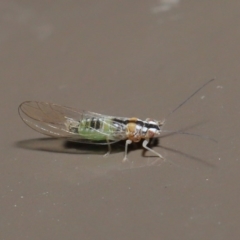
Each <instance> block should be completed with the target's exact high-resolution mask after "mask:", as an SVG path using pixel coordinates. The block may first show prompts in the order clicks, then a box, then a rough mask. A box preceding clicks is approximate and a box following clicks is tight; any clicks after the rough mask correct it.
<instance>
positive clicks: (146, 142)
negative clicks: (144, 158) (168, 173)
mask: <svg viewBox="0 0 240 240" xmlns="http://www.w3.org/2000/svg"><path fill="white" fill-rule="evenodd" d="M148 143H149V139H145V140H144V141H143V144H142V146H143V147H144V148H145V149H147V150H148V151H150V152H152V153H154V154H155V155H157V156H159V157H160V158H162V159H164V158H163V156H162V155H161V154H160V153H158V152H156V151H154V150H153V149H151V148H149V147H148V146H147V145H148Z"/></svg>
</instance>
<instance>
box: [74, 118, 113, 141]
mask: <svg viewBox="0 0 240 240" xmlns="http://www.w3.org/2000/svg"><path fill="white" fill-rule="evenodd" d="M111 123H112V121H111V119H106V118H105V119H99V118H88V119H84V120H82V121H81V122H80V124H79V127H78V133H79V135H81V136H82V137H84V138H85V139H89V140H93V141H105V140H111V136H112V135H113V134H114V130H115V128H114V127H113V126H112V124H111Z"/></svg>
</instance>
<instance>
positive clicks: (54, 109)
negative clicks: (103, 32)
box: [19, 79, 214, 161]
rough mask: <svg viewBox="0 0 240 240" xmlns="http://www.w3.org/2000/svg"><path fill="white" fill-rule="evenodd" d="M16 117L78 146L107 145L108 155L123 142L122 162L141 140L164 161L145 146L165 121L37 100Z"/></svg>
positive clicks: (158, 133) (155, 136) (22, 107)
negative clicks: (130, 149) (83, 109)
mask: <svg viewBox="0 0 240 240" xmlns="http://www.w3.org/2000/svg"><path fill="white" fill-rule="evenodd" d="M213 80H214V79H211V80H209V81H208V82H206V83H205V84H204V85H202V86H201V87H200V88H198V89H197V90H196V91H195V92H194V93H193V94H191V95H190V96H189V97H188V98H187V99H185V100H184V101H183V102H182V103H181V104H179V105H178V106H177V107H176V108H175V109H174V110H173V111H171V112H170V114H168V116H169V115H171V114H172V113H173V112H175V111H176V110H177V109H179V108H180V107H181V106H182V105H183V104H185V103H186V102H187V101H188V100H189V99H190V98H192V97H193V96H194V95H195V94H196V93H197V92H199V91H200V90H201V89H202V88H203V87H205V86H206V85H207V84H209V83H210V82H212V81H213ZM19 115H20V117H21V118H22V120H23V121H24V122H25V123H26V124H27V125H28V126H29V127H31V128H32V129H34V130H36V131H37V132H39V133H42V134H44V135H48V136H51V137H55V138H66V139H67V140H69V141H76V142H81V143H89V144H106V145H108V153H110V151H111V146H110V145H111V144H112V143H115V142H118V141H121V140H126V142H125V153H124V159H123V161H126V160H127V151H128V145H129V144H131V143H133V142H139V141H141V140H143V143H142V147H143V148H145V149H146V150H148V151H150V152H152V153H153V154H155V155H156V156H158V157H160V158H163V157H162V155H161V154H159V153H158V152H156V151H154V150H153V149H151V148H149V147H148V146H147V145H148V143H149V141H150V139H152V138H158V137H159V136H160V134H161V132H162V127H163V125H164V121H157V120H153V119H150V118H147V119H146V120H141V119H138V118H135V117H132V118H126V117H114V116H107V115H102V114H98V113H94V112H89V111H79V110H76V109H74V108H70V107H65V106H60V105H57V104H53V103H47V102H37V101H26V102H23V103H22V104H21V105H20V106H19ZM193 135H194V134H193ZM108 153H107V154H108Z"/></svg>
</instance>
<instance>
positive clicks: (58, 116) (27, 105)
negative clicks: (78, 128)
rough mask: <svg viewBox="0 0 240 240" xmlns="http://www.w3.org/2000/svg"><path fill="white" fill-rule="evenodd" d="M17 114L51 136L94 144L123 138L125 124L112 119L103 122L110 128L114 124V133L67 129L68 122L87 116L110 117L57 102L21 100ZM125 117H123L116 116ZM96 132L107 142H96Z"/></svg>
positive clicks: (33, 126) (75, 121)
mask: <svg viewBox="0 0 240 240" xmlns="http://www.w3.org/2000/svg"><path fill="white" fill-rule="evenodd" d="M18 111H19V115H20V117H21V118H22V120H23V121H24V122H25V123H26V124H27V125H28V126H29V127H31V128H32V129H34V130H35V131H37V132H39V133H42V134H44V135H48V136H51V137H64V138H68V140H70V141H77V142H82V143H94V144H108V143H113V142H117V141H120V140H123V139H125V138H126V137H125V131H124V130H123V129H125V125H124V124H123V123H119V121H118V122H115V121H114V120H111V121H107V123H105V124H110V125H111V128H112V129H114V127H115V124H117V126H118V129H117V127H116V133H115V134H114V133H113V132H112V131H111V132H107V131H106V130H105V131H101V130H100V129H98V130H96V129H94V128H93V129H92V130H91V131H90V132H91V133H89V134H90V135H86V134H84V135H81V134H79V133H76V132H73V131H70V130H69V124H70V123H71V124H72V123H73V124H74V123H79V122H81V121H82V120H84V119H87V118H93V117H94V118H101V119H102V121H104V119H111V118H112V117H109V116H106V115H101V114H98V113H93V112H88V111H79V110H76V109H74V108H70V107H64V106H60V105H57V104H52V103H47V102H36V101H27V102H23V103H22V104H21V105H20V106H19V109H18ZM117 119H123V120H124V119H125V118H117ZM119 125H121V128H120V129H121V130H119ZM96 133H97V134H98V135H99V134H102V135H103V138H104V136H105V138H106V139H108V140H107V141H108V142H106V141H105V142H101V143H100V142H99V143H98V142H96V140H95V139H94V136H95V135H96Z"/></svg>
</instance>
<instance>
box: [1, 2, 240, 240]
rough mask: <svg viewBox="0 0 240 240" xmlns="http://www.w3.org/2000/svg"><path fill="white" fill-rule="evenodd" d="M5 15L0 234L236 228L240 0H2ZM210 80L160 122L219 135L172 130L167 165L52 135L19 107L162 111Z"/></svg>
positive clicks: (137, 234) (157, 114) (228, 232)
mask: <svg viewBox="0 0 240 240" xmlns="http://www.w3.org/2000/svg"><path fill="white" fill-rule="evenodd" d="M0 20H1V21H0V52H1V55H0V60H1V71H0V81H1V88H0V98H1V101H0V109H1V114H0V116H1V126H0V129H1V130H0V132H1V140H0V141H1V144H0V150H1V161H0V239H1V240H3V239H4V240H12V239H19V240H27V239H31V240H40V239H41V240H47V239H51V240H53V239H58V240H66V239H69V240H75V239H76V240H78V239H81V240H85V239H86V240H91V239H94V240H95V239H98V240H100V239H103V240H107V239H109V240H118V239H124V240H128V239H137V240H141V239H149V240H155V239H156V240H158V239H164V240H168V239H169V240H173V239H174V240H175V239H181V240H183V239H184V240H190V239H194V240H202V239H204V240H208V239H209V240H225V239H231V240H234V239H239V235H240V230H239V222H240V204H239V199H240V188H239V184H240V158H239V152H240V151H239V146H240V139H239V133H240V128H239V116H240V114H239V109H240V101H239V100H240V97H239V89H240V68H239V66H240V48H239V43H240V30H239V21H240V3H239V1H237V0H235V1H229V2H226V1H222V0H221V1H196V0H195V1H180V0H179V1H178V0H175V1H170V0H162V1H160V0H159V1H157V0H151V1H140V0H138V1H117V0H115V1H110V0H102V1H96V0H95V1H76V0H72V1H64V0H63V1H51V2H49V1H37V0H32V1H27V0H25V1H16V0H12V1H9V0H3V1H1V3H0ZM213 77H216V80H215V81H214V82H213V83H211V84H210V85H208V86H207V87H206V88H204V89H203V90H201V92H199V93H198V94H197V95H196V96H195V97H194V98H192V99H191V100H189V101H188V102H187V103H186V104H185V105H184V106H182V107H181V108H180V109H178V111H176V112H175V113H174V114H172V115H170V116H169V118H167V120H166V124H165V126H164V129H165V130H173V131H174V130H184V131H187V132H191V133H197V134H200V135H208V136H210V137H212V138H214V139H216V140H217V143H215V142H213V141H210V140H206V139H203V138H201V137H193V136H187V135H170V136H168V137H163V138H161V139H160V144H161V145H162V146H163V147H164V148H159V147H155V148H154V149H155V150H156V151H158V152H159V153H161V154H162V155H163V156H164V157H165V159H166V161H165V162H163V163H161V161H158V158H155V157H143V156H142V150H141V147H139V146H135V147H132V149H131V151H130V152H129V156H128V157H129V161H128V162H126V163H122V159H123V151H124V147H123V145H121V144H120V145H116V146H114V147H113V149H114V150H113V153H112V154H111V155H110V156H108V157H107V158H104V157H103V154H104V153H105V151H106V150H107V149H105V148H104V147H99V146H98V147H97V146H82V145H79V146H78V145H76V144H67V145H66V144H65V143H64V142H62V141H61V140H60V141H59V140H52V139H46V138H44V136H43V135H41V134H38V133H37V132H34V131H32V130H31V129H30V128H28V127H27V126H26V125H25V124H24V123H23V122H22V121H21V119H20V118H19V116H18V112H17V108H18V105H19V104H20V103H21V102H23V101H26V100H37V101H49V102H55V103H58V104H62V105H66V106H72V107H75V108H79V109H86V110H91V111H95V112H99V113H104V114H108V115H116V116H129V117H133V116H137V117H140V118H143V119H145V118H147V117H150V118H155V119H159V120H162V119H164V117H165V116H167V115H168V114H169V113H170V112H171V110H173V109H174V108H175V107H176V106H177V105H178V104H180V103H181V102H182V101H183V100H184V99H185V98H187V97H188V96H189V95H191V94H192V93H193V92H194V91H195V90H196V89H197V88H198V87H200V86H201V85H202V84H204V83H205V82H206V81H208V80H209V79H211V78H213ZM64 144H65V145H64ZM146 155H147V156H149V155H151V154H149V153H146Z"/></svg>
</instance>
